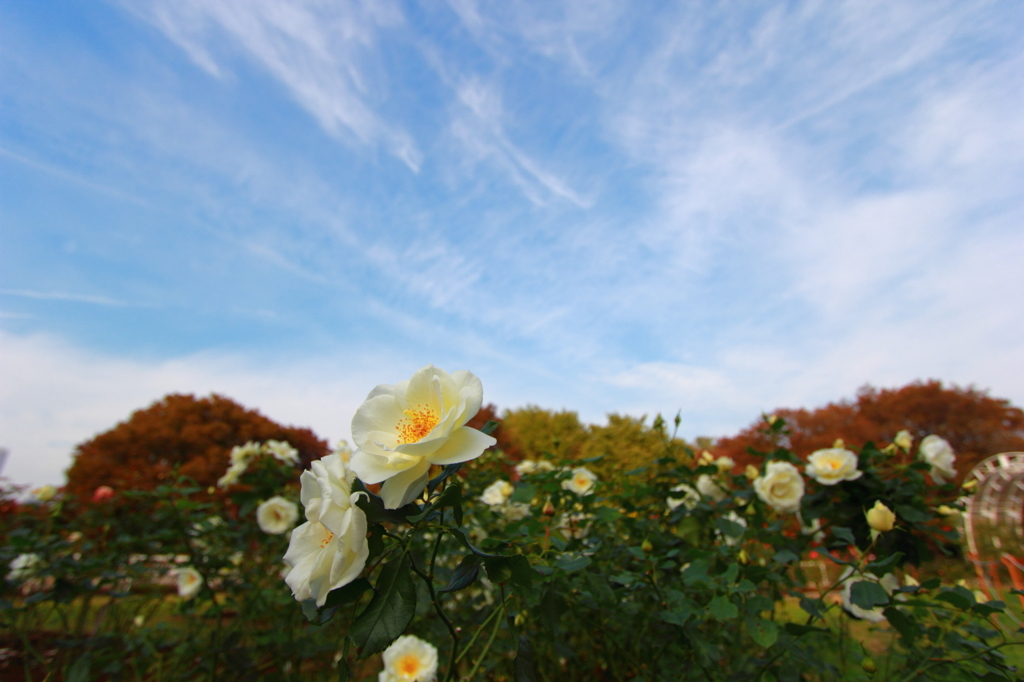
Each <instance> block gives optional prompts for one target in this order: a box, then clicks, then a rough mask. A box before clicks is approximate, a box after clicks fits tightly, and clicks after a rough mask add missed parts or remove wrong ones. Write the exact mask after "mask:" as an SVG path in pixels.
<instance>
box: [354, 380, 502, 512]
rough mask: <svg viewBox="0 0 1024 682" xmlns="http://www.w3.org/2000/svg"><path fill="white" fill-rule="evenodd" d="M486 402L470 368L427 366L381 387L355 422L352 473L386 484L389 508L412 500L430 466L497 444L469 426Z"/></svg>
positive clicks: (462, 458) (455, 460)
mask: <svg viewBox="0 0 1024 682" xmlns="http://www.w3.org/2000/svg"><path fill="white" fill-rule="evenodd" d="M482 403H483V387H482V385H481V384H480V380H479V379H477V378H476V377H475V376H474V375H473V374H472V373H470V372H468V371H466V370H459V371H457V372H452V373H451V374H448V373H447V372H445V371H444V370H442V369H439V368H437V367H434V366H433V365H428V366H426V367H424V368H423V369H421V370H420V371H418V372H416V374H414V375H413V376H412V378H411V379H409V380H408V381H400V382H398V383H397V384H395V385H394V386H388V385H381V386H378V387H377V388H375V389H373V390H372V391H371V392H370V395H369V396H367V398H366V401H365V402H364V403H363V404H362V405H360V406H359V409H358V410H356V415H355V417H354V418H353V419H352V438H353V440H354V441H355V444H356V448H357V449H356V451H355V452H354V453H353V454H352V469H353V470H354V471H355V472H356V474H358V476H359V478H361V479H362V480H363V481H364V482H366V483H381V482H383V483H384V485H383V486H382V487H381V491H380V495H381V498H382V499H383V500H384V506H385V507H387V508H388V509H397V508H399V507H401V506H403V505H405V504H408V503H409V502H412V501H413V500H415V499H416V498H417V497H419V495H420V494H421V493H422V492H423V489H424V488H425V487H426V484H427V474H428V472H429V471H430V465H431V464H442V465H443V464H457V463H459V462H466V461H469V460H471V459H476V458H477V457H479V456H480V455H481V454H483V451H484V450H486V449H487V448H489V447H491V446H492V445H494V444H495V443H496V442H497V441H496V440H495V439H494V438H492V437H491V436H488V435H486V434H484V433H481V432H480V431H477V430H476V429H472V428H470V427H468V426H466V422H468V421H469V420H470V419H472V418H473V417H474V416H475V415H476V413H477V412H479V411H480V405H481V404H482Z"/></svg>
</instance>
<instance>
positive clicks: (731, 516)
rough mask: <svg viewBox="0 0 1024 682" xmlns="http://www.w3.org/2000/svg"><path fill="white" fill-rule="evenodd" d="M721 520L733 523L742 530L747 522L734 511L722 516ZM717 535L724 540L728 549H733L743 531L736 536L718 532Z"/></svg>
mask: <svg viewBox="0 0 1024 682" xmlns="http://www.w3.org/2000/svg"><path fill="white" fill-rule="evenodd" d="M722 518H723V519H725V520H726V521H732V522H733V523H735V524H737V525H739V526H743V528H746V527H747V520H746V519H745V518H743V517H742V516H740V515H739V514H737V513H736V512H734V511H730V512H728V513H727V514H723V515H722ZM719 535H721V536H722V539H723V540H725V544H727V545H728V546H730V547H734V546H735V545H736V543H738V542H739V541H740V539H741V538H742V537H743V531H740V532H739V534H737V535H729V534H728V533H721V532H719Z"/></svg>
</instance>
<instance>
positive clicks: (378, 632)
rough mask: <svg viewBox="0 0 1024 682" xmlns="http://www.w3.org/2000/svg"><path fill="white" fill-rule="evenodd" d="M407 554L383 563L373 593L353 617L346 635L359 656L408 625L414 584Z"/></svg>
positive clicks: (385, 643) (379, 646)
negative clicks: (361, 609)
mask: <svg viewBox="0 0 1024 682" xmlns="http://www.w3.org/2000/svg"><path fill="white" fill-rule="evenodd" d="M409 564H410V561H409V557H408V555H404V554H403V555H402V558H401V560H400V561H391V562H389V563H387V564H385V565H384V568H382V569H381V571H380V575H379V576H378V577H377V585H376V587H375V590H376V593H375V594H374V595H373V599H371V600H370V603H369V604H368V605H367V606H366V608H365V609H364V610H363V612H362V613H360V614H359V616H357V617H356V619H355V622H353V623H352V627H351V628H350V630H349V636H350V637H352V641H353V642H354V643H355V645H356V646H357V647H359V657H360V658H366V657H367V656H370V655H371V654H375V653H377V652H378V651H383V650H384V649H385V648H386V647H387V646H388V645H389V644H391V642H393V641H395V638H397V637H398V636H399V635H400V634H402V632H403V631H404V630H405V628H406V627H408V625H409V623H410V622H411V621H412V618H413V616H414V615H415V614H416V586H415V585H413V582H412V573H411V570H410V568H409Z"/></svg>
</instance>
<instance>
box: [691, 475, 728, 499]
mask: <svg viewBox="0 0 1024 682" xmlns="http://www.w3.org/2000/svg"><path fill="white" fill-rule="evenodd" d="M697 491H698V492H699V493H700V494H701V495H704V496H705V497H710V498H711V499H713V500H715V501H716V502H718V501H721V500H723V499H725V496H726V494H727V493H726V492H725V490H724V489H723V488H722V486H720V485H718V483H716V482H715V479H713V478H711V477H710V476H708V475H707V474H701V475H700V476H698V477H697Z"/></svg>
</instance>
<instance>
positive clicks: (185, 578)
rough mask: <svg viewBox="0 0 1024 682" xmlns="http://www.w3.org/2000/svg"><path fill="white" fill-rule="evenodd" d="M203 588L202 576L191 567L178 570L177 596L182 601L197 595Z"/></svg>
mask: <svg viewBox="0 0 1024 682" xmlns="http://www.w3.org/2000/svg"><path fill="white" fill-rule="evenodd" d="M202 587H203V576H202V575H201V574H200V573H199V571H197V570H196V569H194V568H192V567H191V566H186V567H185V568H179V569H178V596H179V597H181V598H182V599H186V600H188V599H191V598H192V597H194V596H196V595H197V594H199V590H200V589H202Z"/></svg>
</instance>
